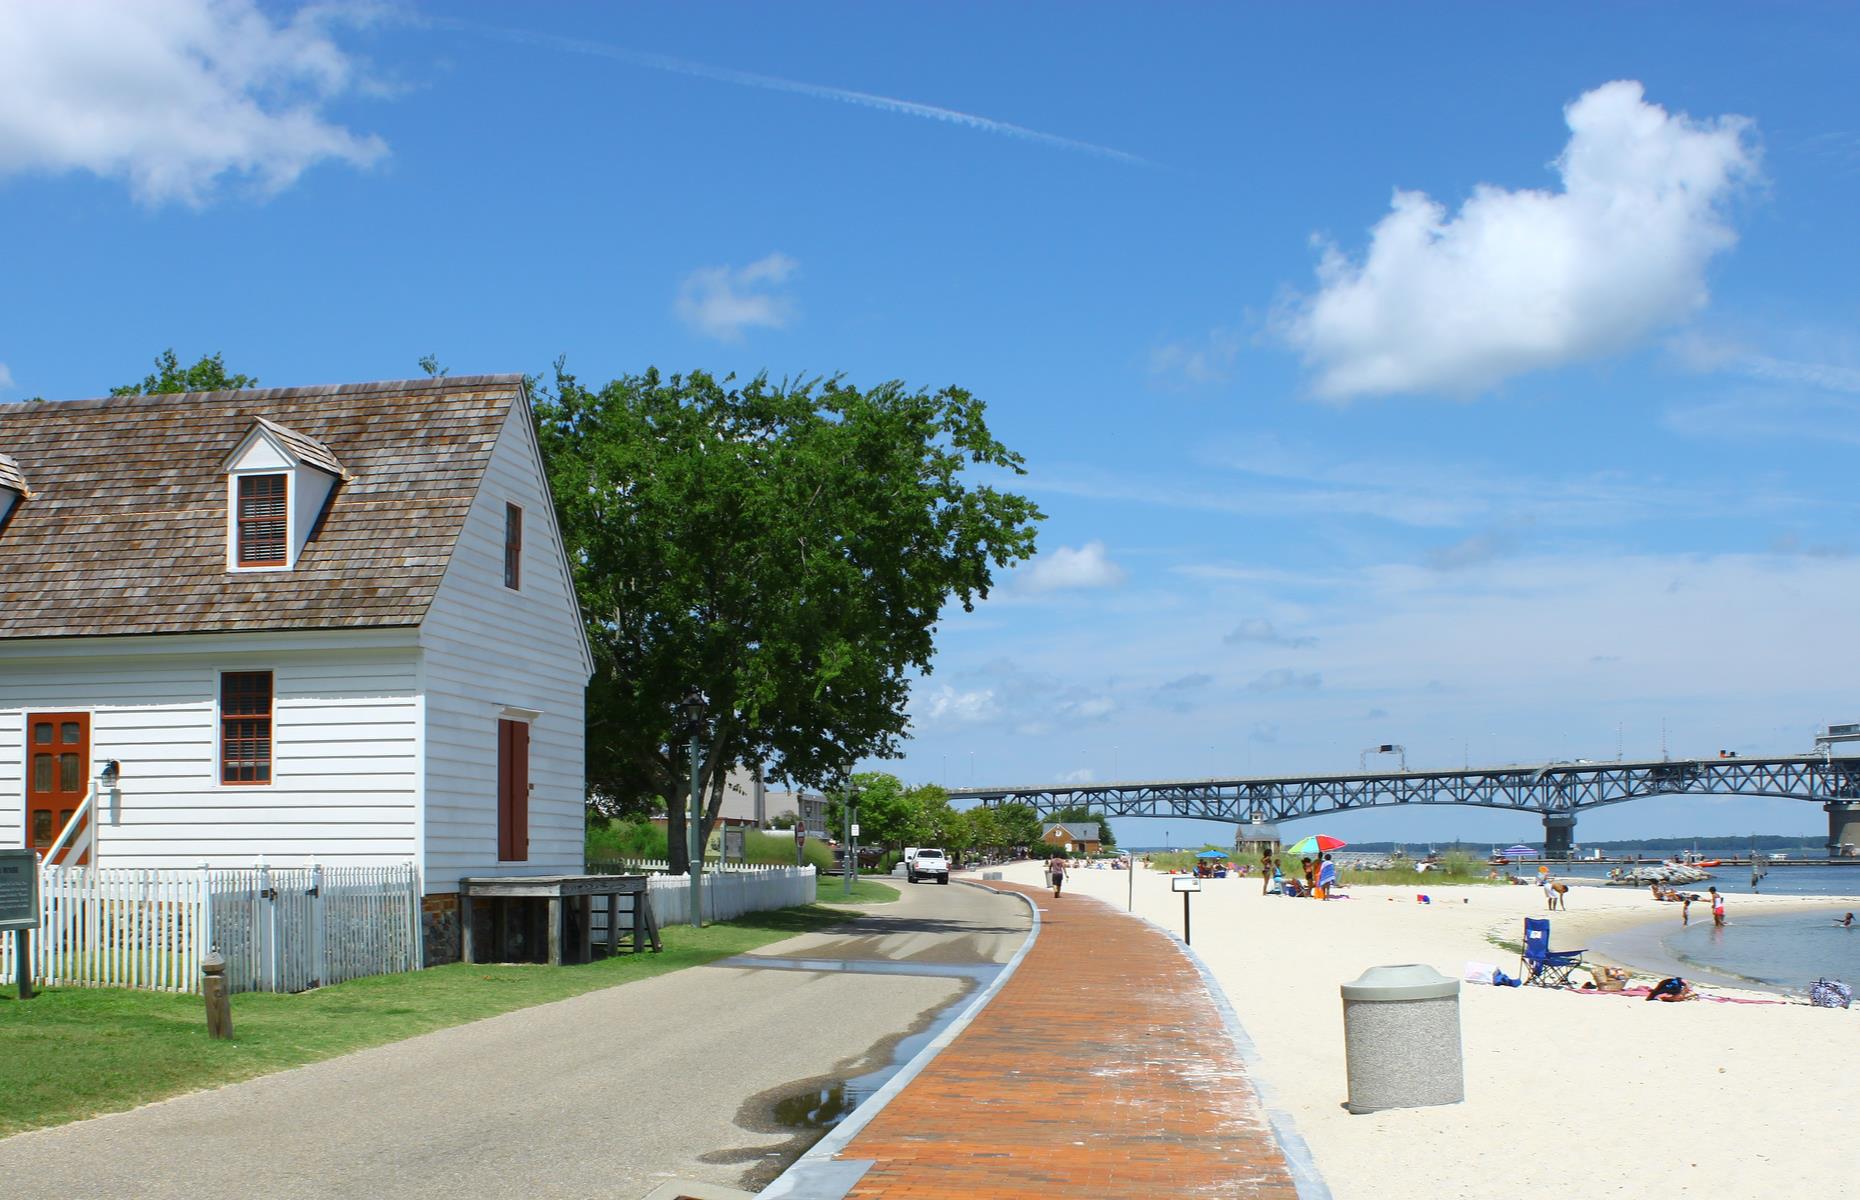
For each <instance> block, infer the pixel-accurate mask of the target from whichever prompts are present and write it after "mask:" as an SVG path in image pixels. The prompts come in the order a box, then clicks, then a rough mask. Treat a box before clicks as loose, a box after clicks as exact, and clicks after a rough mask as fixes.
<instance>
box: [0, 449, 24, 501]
mask: <svg viewBox="0 0 1860 1200" xmlns="http://www.w3.org/2000/svg"><path fill="white" fill-rule="evenodd" d="M0 487H3V488H12V489H13V490H14V491H16V492H18V493H19V494H20V495H22V496H23V495H25V494H26V477H25V476H24V475H23V474H21V473H20V470H19V464H18V463H17V462H15V461H14V460H13V458H12V456H11V455H6V454H0Z"/></svg>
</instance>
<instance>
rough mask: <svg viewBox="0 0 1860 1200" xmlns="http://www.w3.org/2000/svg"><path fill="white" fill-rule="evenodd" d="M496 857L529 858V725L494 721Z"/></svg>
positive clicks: (516, 860)
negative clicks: (495, 737) (495, 741)
mask: <svg viewBox="0 0 1860 1200" xmlns="http://www.w3.org/2000/svg"><path fill="white" fill-rule="evenodd" d="M497 858H498V861H499V862H528V861H529V860H530V727H529V725H528V724H527V723H525V722H523V721H499V722H498V723H497Z"/></svg>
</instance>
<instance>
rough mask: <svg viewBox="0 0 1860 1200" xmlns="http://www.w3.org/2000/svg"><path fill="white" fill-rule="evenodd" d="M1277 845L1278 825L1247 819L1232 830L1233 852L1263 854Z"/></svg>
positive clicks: (1274, 848)
mask: <svg viewBox="0 0 1860 1200" xmlns="http://www.w3.org/2000/svg"><path fill="white" fill-rule="evenodd" d="M1278 846H1279V827H1278V826H1277V825H1270V824H1267V823H1266V822H1264V821H1249V822H1247V823H1246V824H1245V825H1242V826H1240V828H1239V829H1238V830H1236V831H1235V832H1234V853H1235V854H1263V853H1265V852H1266V851H1268V850H1276V849H1277V848H1278Z"/></svg>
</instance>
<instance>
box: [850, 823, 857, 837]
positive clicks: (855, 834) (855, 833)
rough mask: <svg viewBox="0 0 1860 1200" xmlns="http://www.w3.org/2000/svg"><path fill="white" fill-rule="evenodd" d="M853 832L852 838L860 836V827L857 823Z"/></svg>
mask: <svg viewBox="0 0 1860 1200" xmlns="http://www.w3.org/2000/svg"><path fill="white" fill-rule="evenodd" d="M851 832H852V836H854V837H858V836H859V826H858V824H857V823H855V824H854V825H853V827H852V830H851Z"/></svg>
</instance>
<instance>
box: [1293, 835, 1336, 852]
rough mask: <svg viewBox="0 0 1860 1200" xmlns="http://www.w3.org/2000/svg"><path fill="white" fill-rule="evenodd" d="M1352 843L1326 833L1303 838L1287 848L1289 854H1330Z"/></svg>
mask: <svg viewBox="0 0 1860 1200" xmlns="http://www.w3.org/2000/svg"><path fill="white" fill-rule="evenodd" d="M1349 844H1350V843H1348V842H1346V841H1344V840H1343V839H1342V838H1334V837H1331V836H1330V835H1329V834H1325V833H1314V834H1312V835H1311V836H1309V837H1303V838H1300V839H1298V840H1297V841H1295V842H1293V843H1292V844H1291V845H1289V846H1287V847H1286V848H1285V852H1286V853H1287V854H1328V853H1329V852H1331V851H1332V850H1341V849H1343V848H1344V847H1345V846H1347V845H1349Z"/></svg>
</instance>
